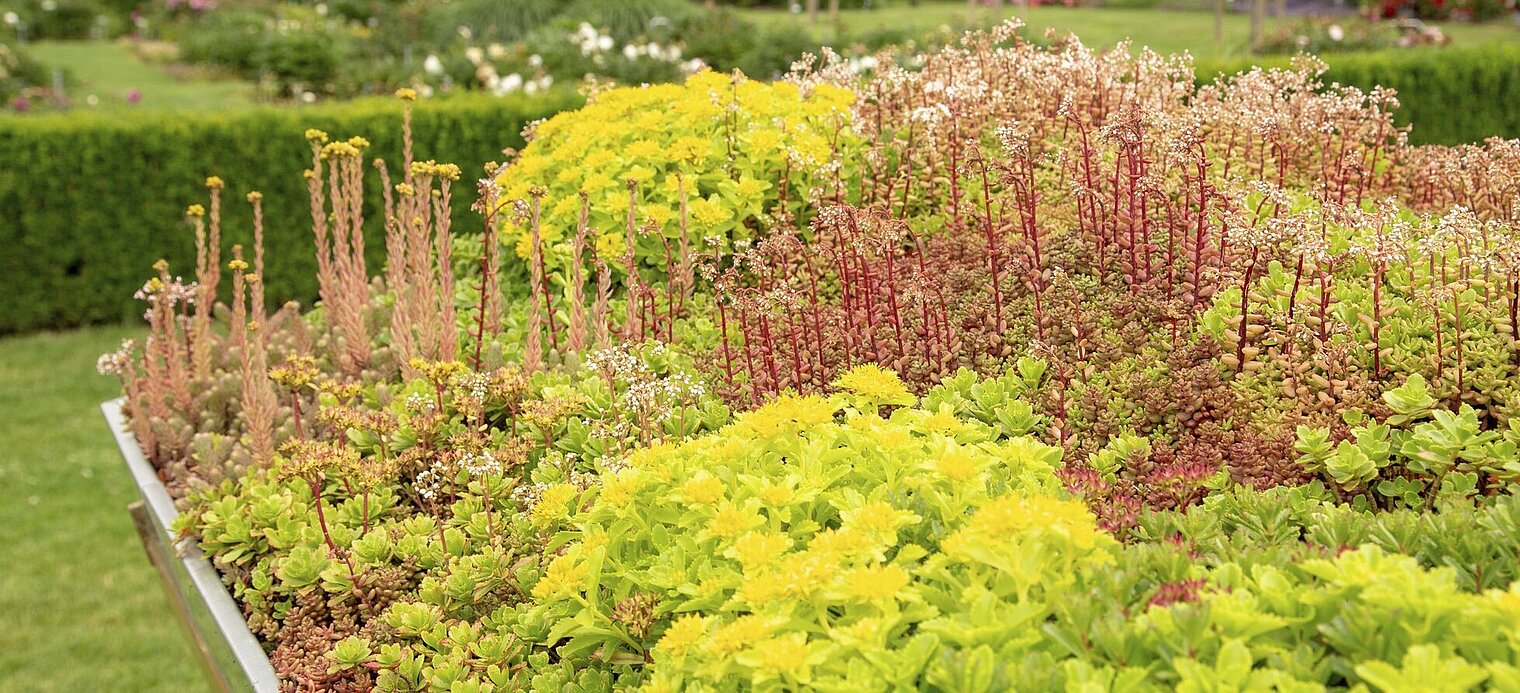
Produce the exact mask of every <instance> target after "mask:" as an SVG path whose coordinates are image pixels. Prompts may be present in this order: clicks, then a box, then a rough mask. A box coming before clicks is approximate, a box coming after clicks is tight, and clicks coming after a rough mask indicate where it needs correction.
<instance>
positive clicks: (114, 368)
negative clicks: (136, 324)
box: [95, 339, 137, 375]
mask: <svg viewBox="0 0 1520 693" xmlns="http://www.w3.org/2000/svg"><path fill="white" fill-rule="evenodd" d="M136 351H137V342H135V341H132V340H130V339H126V340H122V342H121V346H120V347H119V348H117V349H116V351H110V352H106V353H104V354H101V355H100V358H99V359H96V360H95V370H96V371H98V372H99V373H100V374H101V375H122V374H125V373H130V372H131V371H132V354H133V353H135V352H136Z"/></svg>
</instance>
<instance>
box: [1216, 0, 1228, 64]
mask: <svg viewBox="0 0 1520 693" xmlns="http://www.w3.org/2000/svg"><path fill="white" fill-rule="evenodd" d="M1224 9H1225V0H1214V46H1215V48H1217V49H1219V50H1220V51H1223V49H1224Z"/></svg>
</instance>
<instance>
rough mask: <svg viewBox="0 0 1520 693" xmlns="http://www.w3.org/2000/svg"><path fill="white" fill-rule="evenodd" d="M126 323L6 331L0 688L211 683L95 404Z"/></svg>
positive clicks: (129, 332)
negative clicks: (146, 546) (153, 563)
mask: <svg viewBox="0 0 1520 693" xmlns="http://www.w3.org/2000/svg"><path fill="white" fill-rule="evenodd" d="M138 332H139V331H138V330H133V329H129V328H124V327H109V328H92V329H85V330H78V331H75V332H66V333H48V334H36V335H30V336H24V337H9V338H5V339H0V491H3V493H4V496H3V498H0V691H39V692H45V691H156V690H162V691H187V690H200V689H203V688H204V687H205V681H204V679H202V678H201V675H200V672H199V670H198V669H197V668H196V666H195V663H194V661H193V660H191V659H190V650H189V648H188V646H187V645H186V644H185V642H184V640H183V639H182V637H181V635H180V631H179V630H178V627H177V626H176V623H175V621H174V616H173V614H172V613H171V612H170V611H169V606H168V603H167V601H166V600H165V599H164V596H163V592H162V590H161V588H160V587H159V585H158V582H157V574H156V573H154V571H153V569H152V568H151V567H150V566H149V564H148V561H147V558H146V557H145V556H144V554H143V550H142V546H141V544H139V543H138V540H137V534H136V532H135V530H134V529H133V526H132V520H131V518H130V517H129V516H128V515H127V511H126V507H127V504H128V503H130V502H131V501H133V500H135V499H136V498H137V491H136V489H135V488H134V487H133V485H132V481H131V478H130V477H129V476H128V474H127V470H126V468H125V467H124V466H123V465H122V461H121V457H120V455H119V454H118V453H117V451H116V447H115V443H114V441H113V440H112V438H111V435H110V432H109V431H108V430H107V428H106V424H105V421H104V420H103V419H102V418H101V416H100V411H99V409H98V408H97V407H98V405H99V404H100V402H102V401H104V400H107V399H110V398H112V397H114V396H116V394H117V392H116V391H117V385H116V383H115V382H114V381H113V380H112V379H110V378H106V377H102V376H100V375H97V374H96V373H95V368H94V361H95V357H96V356H98V355H99V354H100V353H101V352H103V351H107V350H110V349H112V348H114V347H115V346H116V344H117V343H119V342H120V340H121V339H122V338H123V337H128V336H135V335H136V334H137V333H138Z"/></svg>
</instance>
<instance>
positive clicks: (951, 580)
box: [533, 368, 1113, 690]
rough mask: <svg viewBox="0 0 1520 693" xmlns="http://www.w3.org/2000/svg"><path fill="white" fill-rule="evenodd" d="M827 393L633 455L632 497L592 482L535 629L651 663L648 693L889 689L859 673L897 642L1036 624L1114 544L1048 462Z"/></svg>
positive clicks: (984, 433)
mask: <svg viewBox="0 0 1520 693" xmlns="http://www.w3.org/2000/svg"><path fill="white" fill-rule="evenodd" d="M839 385H840V387H841V389H842V390H844V391H843V392H840V393H839V394H836V395H834V396H832V397H820V396H816V395H809V396H798V395H791V394H785V395H782V396H780V397H777V398H776V399H775V400H774V401H772V402H770V403H768V404H766V405H764V406H762V407H760V408H759V409H757V410H755V411H752V412H750V413H748V414H744V415H742V416H740V417H738V418H737V419H736V420H735V421H734V422H733V423H732V424H730V425H728V426H726V427H725V428H723V429H721V430H720V431H717V432H716V433H714V434H711V435H707V436H702V437H699V438H695V439H692V440H689V441H687V442H685V443H682V444H679V445H664V446H660V447H659V448H658V450H657V451H652V452H651V451H645V452H641V453H639V454H637V455H636V459H633V460H630V464H629V466H630V467H631V468H632V469H635V470H637V472H638V474H637V477H636V478H637V480H638V483H636V484H635V483H625V482H624V481H622V480H621V479H622V477H623V475H625V474H628V472H629V471H630V470H625V471H624V472H622V473H620V474H619V475H618V477H617V478H618V481H616V482H615V484H614V485H613V486H612V487H608V486H607V485H606V484H604V485H603V487H601V489H600V490H599V491H598V489H597V488H596V487H593V489H592V490H590V491H588V492H587V493H588V494H595V498H594V499H591V500H589V501H583V502H582V504H581V505H580V506H579V509H577V510H574V511H572V512H571V514H570V515H569V517H568V518H566V519H565V520H564V521H563V522H562V523H560V524H559V526H558V531H557V533H556V534H555V536H556V537H557V539H556V540H557V541H562V542H568V544H569V548H568V549H566V551H565V555H564V556H562V557H561V558H556V559H555V560H554V561H553V562H551V564H550V566H549V569H548V570H547V571H546V572H545V575H544V577H543V578H542V579H541V580H540V581H539V584H538V585H537V586H535V587H533V593H534V596H535V597H536V598H537V602H538V603H537V604H536V605H535V606H534V607H533V612H534V618H538V617H542V618H543V619H544V621H545V622H547V623H552V624H555V626H554V631H553V636H554V637H555V638H569V639H570V642H572V643H581V642H584V643H586V645H585V646H586V647H590V646H592V645H591V644H592V643H600V644H598V645H596V646H597V647H614V648H618V649H622V650H626V651H627V652H626V653H624V654H622V655H620V656H624V657H626V656H629V655H632V656H636V657H645V656H647V657H648V658H649V659H648V661H649V663H648V664H647V665H645V669H644V671H645V673H646V674H647V678H645V679H644V681H645V684H646V686H647V688H648V689H649V690H730V689H734V688H742V687H747V686H754V687H759V688H793V689H795V688H811V687H818V688H838V687H840V686H842V685H844V684H845V682H849V683H850V684H852V685H854V686H855V687H856V688H862V687H864V688H866V689H880V688H890V687H891V685H889V684H890V681H889V680H888V679H885V678H883V679H879V680H877V679H872V678H870V676H871V675H870V674H869V673H868V672H872V671H878V670H877V669H876V668H875V666H876V665H875V664H872V663H873V662H889V661H893V660H894V659H896V658H898V655H897V654H895V653H896V651H897V649H898V648H902V647H905V646H906V641H905V638H910V637H915V638H922V637H931V638H938V637H950V635H949V634H952V633H970V632H974V633H981V632H983V630H985V629H987V628H990V626H986V625H975V626H967V625H966V624H965V623H964V621H965V620H966V619H972V621H973V622H975V623H980V621H975V619H986V618H991V617H989V616H987V615H985V613H984V612H983V611H982V610H983V609H988V608H994V609H996V610H997V613H1003V612H1005V611H1006V612H1009V613H1012V612H1018V613H1025V614H1039V613H1040V610H1041V609H1043V608H1046V607H1045V606H1043V602H1041V601H1040V599H1043V595H1046V594H1049V593H1051V591H1052V590H1059V589H1063V586H1064V585H1067V584H1069V580H1068V578H1067V577H1065V576H1070V575H1073V574H1075V573H1076V572H1077V568H1078V567H1079V566H1083V565H1089V564H1092V563H1093V562H1096V561H1101V560H1102V558H1103V557H1104V556H1106V555H1107V554H1106V553H1104V550H1103V549H1104V547H1106V546H1109V545H1111V544H1112V543H1113V540H1112V539H1110V538H1108V537H1107V536H1106V535H1103V534H1102V533H1101V532H1100V531H1099V530H1098V529H1097V525H1096V520H1095V519H1094V518H1093V517H1092V515H1091V514H1090V513H1089V512H1088V511H1087V510H1086V509H1085V507H1084V506H1083V505H1082V504H1081V503H1079V502H1076V501H1070V500H1064V499H1063V498H1062V495H1064V492H1063V491H1062V490H1061V484H1060V482H1059V481H1058V480H1057V479H1056V477H1055V474H1054V471H1055V468H1056V466H1057V465H1058V464H1059V461H1060V451H1059V449H1057V448H1054V447H1051V446H1048V445H1044V444H1042V443H1040V442H1038V441H1036V440H1034V439H1031V438H1013V439H1008V438H1005V437H1004V436H1002V435H1001V434H998V433H997V432H996V431H995V430H994V429H992V428H991V427H990V426H989V425H988V424H985V423H981V422H979V421H977V420H974V419H960V418H959V417H956V416H955V415H954V414H952V413H950V412H949V410H948V409H938V410H936V411H926V410H922V409H918V408H916V406H915V405H916V403H917V400H916V398H914V397H913V396H912V395H911V394H908V393H907V391H906V389H905V388H903V387H902V384H901V382H899V381H898V380H897V379H896V377H895V376H891V375H890V374H884V373H880V372H876V371H874V370H872V369H870V368H857V369H855V370H853V371H851V372H850V373H848V374H847V375H846V377H844V378H841V379H840V382H839ZM887 403H892V404H893V405H894V406H895V407H896V408H895V409H892V410H890V412H889V416H887V417H885V418H883V417H882V416H880V415H879V411H878V409H879V407H880V405H883V404H887ZM564 507H566V508H570V507H572V506H571V504H570V503H569V501H568V499H567V500H566V502H565V505H564ZM551 531H552V530H551ZM566 557H571V558H566ZM1041 576H1044V578H1043V581H1042V582H1041V581H1040V578H1041ZM1052 576H1054V577H1052ZM1037 583H1038V584H1037ZM590 585H595V586H596V587H595V591H594V592H587V591H584V590H583V588H584V589H591V588H590V587H588V586H590ZM1046 585H1048V586H1046ZM630 594H648V595H653V596H654V597H656V598H657V599H658V600H659V601H658V604H659V607H658V609H657V612H656V613H657V615H656V618H655V621H654V626H653V627H652V628H650V629H649V630H648V632H647V633H644V634H641V635H635V634H634V633H632V632H629V631H626V630H622V629H621V626H619V625H618V622H617V621H616V620H615V619H614V618H613V617H612V614H613V610H614V608H615V607H616V605H617V603H618V602H619V600H620V598H622V597H623V596H625V595H630ZM987 600H992V602H991V603H989V602H988V601H987ZM998 627H1000V628H1001V627H1005V626H998ZM1006 627H1007V628H1014V629H1016V628H1019V627H1021V626H1019V625H1018V624H1017V623H1016V622H1012V621H1009V622H1008V625H1007V626H1006ZM979 629H981V630H979ZM920 631H921V632H922V633H924V634H923V635H919V636H915V635H913V634H914V633H916V632H920ZM986 632H987V633H993V632H1000V631H993V630H986ZM931 633H932V634H933V635H930V634H931ZM940 633H944V634H946V635H939V634H940ZM987 637H993V636H992V635H988V636H987ZM997 637H1005V636H997ZM609 643H611V644H610V645H609ZM546 644H548V643H546ZM577 646H579V645H577ZM921 646H922V645H920V647H921ZM946 646H949V644H948V643H947V644H946ZM915 661H918V660H915ZM924 661H927V660H924ZM914 666H920V665H914ZM921 666H928V664H921ZM908 672H909V673H908V674H906V675H908V676H909V678H908V679H905V680H910V681H911V680H914V679H913V676H917V675H919V674H918V673H914V670H912V669H909V670H908ZM919 673H921V672H919ZM860 677H865V678H860ZM894 680H896V679H894ZM873 684H875V685H873Z"/></svg>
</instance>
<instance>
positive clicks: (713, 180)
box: [498, 72, 857, 270]
mask: <svg viewBox="0 0 1520 693" xmlns="http://www.w3.org/2000/svg"><path fill="white" fill-rule="evenodd" d="M854 101H855V95H854V94H853V93H851V92H850V91H848V90H846V89H843V88H840V87H835V86H830V85H818V86H815V87H811V88H809V89H807V90H803V89H802V88H800V87H798V86H797V85H795V84H790V83H786V82H778V83H774V84H772V83H765V82H757V81H752V80H749V79H745V78H743V77H742V76H739V77H734V76H731V75H727V74H719V73H714V72H702V73H698V74H696V75H694V76H692V77H691V78H689V79H688V80H687V81H686V83H685V84H658V85H645V86H638V87H622V88H616V89H610V90H607V91H604V92H601V93H598V94H596V95H595V96H593V97H592V98H591V100H590V102H589V103H587V105H586V106H585V107H583V108H580V109H578V110H574V111H567V112H564V113H560V114H558V115H556V116H554V117H553V118H550V119H549V120H547V121H545V122H543V123H540V124H538V125H537V127H536V128H534V131H533V138H532V140H531V142H530V143H529V145H528V146H527V147H526V148H524V149H523V151H522V154H521V156H520V157H519V158H518V159H517V160H516V161H515V162H514V163H513V164H512V165H511V166H510V167H508V168H507V169H506V170H505V171H504V172H503V173H502V174H501V176H500V178H499V179H498V183H499V184H500V185H501V188H502V193H503V194H502V198H501V199H502V200H503V202H510V201H512V200H519V199H521V200H526V199H527V198H528V193H529V190H530V189H531V188H532V186H535V185H541V186H544V187H545V188H546V189H547V191H548V194H547V195H546V196H545V197H544V199H543V201H542V221H541V228H540V230H541V233H542V236H543V239H544V242H545V248H546V249H547V252H548V253H549V256H550V262H551V264H558V263H559V262H562V261H564V260H565V259H567V258H568V257H569V251H568V241H570V240H571V239H572V238H574V236H575V233H576V230H577V224H578V222H579V218H580V210H581V197H580V196H581V193H582V192H583V191H584V192H585V193H587V194H588V196H589V203H590V210H589V211H590V214H589V219H588V221H589V225H590V227H591V228H592V229H594V230H595V232H596V235H595V237H594V238H593V239H592V245H593V247H594V248H595V249H596V251H597V253H598V254H599V255H601V257H602V259H603V260H604V261H605V262H607V264H608V265H610V266H612V267H613V268H615V269H617V270H622V268H623V266H624V262H623V257H622V253H623V252H624V248H625V243H626V240H625V239H626V232H627V223H628V212H629V192H628V187H627V186H628V184H629V182H630V181H632V182H633V184H634V186H635V191H636V192H635V198H636V203H635V204H636V207H635V209H634V223H635V225H636V226H638V227H640V228H643V227H644V226H645V225H646V224H652V225H653V226H654V227H655V230H656V231H657V233H658V234H661V235H664V236H665V238H666V239H675V238H678V237H679V234H680V231H681V228H682V226H681V224H682V219H681V208H682V204H681V199H682V194H683V193H684V195H685V198H686V218H685V228H686V232H687V240H688V241H689V242H690V243H691V244H692V247H693V248H696V249H702V248H704V247H706V245H707V244H708V243H709V241H713V240H715V241H717V242H718V244H719V245H721V246H723V247H724V249H725V250H732V246H731V243H732V242H733V241H734V240H737V239H744V238H749V237H750V236H751V235H752V234H753V229H754V228H756V227H763V224H762V223H758V222H759V221H760V220H761V219H762V217H764V216H765V215H768V214H770V213H771V212H772V211H773V207H775V205H776V204H777V203H778V202H779V201H780V199H781V193H782V191H783V190H788V191H792V192H791V194H790V195H789V197H788V199H787V207H788V210H789V212H790V213H791V214H792V215H794V216H797V217H798V218H799V221H800V222H805V221H806V219H805V217H806V215H808V214H810V213H811V210H810V208H808V207H805V206H804V202H805V200H804V199H803V198H804V195H802V194H799V193H798V192H797V191H807V190H810V189H814V188H819V189H832V186H833V185H834V184H835V174H834V172H833V170H832V169H831V163H835V162H837V163H839V164H841V165H844V166H846V167H847V168H848V167H849V166H852V165H853V162H851V161H845V160H844V159H843V158H842V157H841V156H840V155H839V153H838V152H840V151H845V150H848V148H849V147H850V146H851V145H852V143H854V142H855V140H856V138H857V136H856V135H855V134H854V132H853V130H852V129H851V128H850V127H849V123H850V117H851V112H850V106H851V104H853V103H854ZM836 139H837V140H838V141H837V142H836ZM840 180H843V181H846V182H848V181H850V180H851V175H850V174H849V172H848V171H846V172H845V174H844V175H843V176H841V177H840ZM803 226H804V228H805V224H804V225H803ZM527 231H528V229H527V227H526V226H525V225H524V224H517V223H514V224H512V225H510V226H509V228H508V229H507V233H506V234H504V236H503V239H504V242H505V243H508V244H511V245H513V246H514V247H515V248H516V250H517V252H518V253H519V255H520V256H522V257H527V254H528V252H529V249H530V246H531V244H530V243H529V242H528V240H527V239H528V233H527ZM636 242H637V247H636V255H637V257H638V258H639V260H640V261H642V262H643V263H644V265H645V267H647V268H650V269H655V270H660V269H663V268H664V266H665V259H664V252H665V250H664V244H663V243H662V242H661V241H660V239H659V238H658V236H657V235H649V236H643V237H640V238H638V239H637V241H636ZM671 245H672V246H675V245H677V243H676V242H675V241H671Z"/></svg>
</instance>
